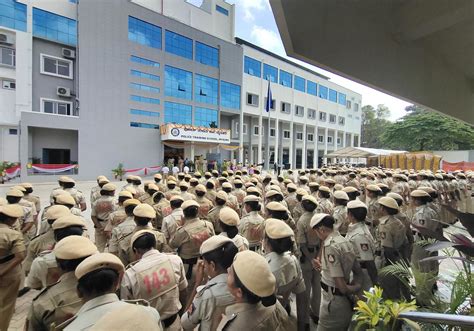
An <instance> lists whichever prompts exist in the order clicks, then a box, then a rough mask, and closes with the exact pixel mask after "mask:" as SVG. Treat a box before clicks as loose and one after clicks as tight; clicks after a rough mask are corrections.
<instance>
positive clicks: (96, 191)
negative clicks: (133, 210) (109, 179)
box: [90, 185, 125, 205]
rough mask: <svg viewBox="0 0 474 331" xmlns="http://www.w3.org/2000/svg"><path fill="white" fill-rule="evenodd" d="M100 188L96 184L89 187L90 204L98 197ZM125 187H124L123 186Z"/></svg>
mask: <svg viewBox="0 0 474 331" xmlns="http://www.w3.org/2000/svg"><path fill="white" fill-rule="evenodd" d="M101 189H102V188H101V187H100V186H99V185H97V186H94V187H93V188H91V196H90V201H91V205H92V204H93V203H94V202H95V201H96V200H97V199H99V198H100V190H101ZM124 189H125V188H124Z"/></svg>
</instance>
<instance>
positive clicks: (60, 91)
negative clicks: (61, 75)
mask: <svg viewBox="0 0 474 331" xmlns="http://www.w3.org/2000/svg"><path fill="white" fill-rule="evenodd" d="M56 93H57V95H58V96H60V97H66V98H69V97H71V89H70V88H67V87H61V86H58V88H57V90H56Z"/></svg>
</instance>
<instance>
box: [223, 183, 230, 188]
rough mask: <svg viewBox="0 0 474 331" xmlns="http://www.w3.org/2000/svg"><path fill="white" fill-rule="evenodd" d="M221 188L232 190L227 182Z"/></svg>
mask: <svg viewBox="0 0 474 331" xmlns="http://www.w3.org/2000/svg"><path fill="white" fill-rule="evenodd" d="M222 188H232V184H231V183H229V182H225V183H224V184H222Z"/></svg>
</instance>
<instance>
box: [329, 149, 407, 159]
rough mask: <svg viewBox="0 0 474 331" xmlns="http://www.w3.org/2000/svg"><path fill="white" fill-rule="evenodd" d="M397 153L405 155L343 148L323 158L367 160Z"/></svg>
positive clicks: (379, 150)
mask: <svg viewBox="0 0 474 331" xmlns="http://www.w3.org/2000/svg"><path fill="white" fill-rule="evenodd" d="M397 153H406V152H405V151H394V150H390V149H377V148H366V147H344V148H341V149H338V150H336V151H334V152H331V153H329V154H326V155H325V156H324V157H327V158H335V157H337V158H341V157H348V158H368V157H372V156H379V155H390V154H397Z"/></svg>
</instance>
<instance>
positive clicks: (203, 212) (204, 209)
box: [196, 196, 214, 219]
mask: <svg viewBox="0 0 474 331" xmlns="http://www.w3.org/2000/svg"><path fill="white" fill-rule="evenodd" d="M196 202H197V203H199V211H198V218H201V219H205V218H207V214H209V211H210V210H211V209H212V207H213V206H214V205H213V204H212V202H211V200H209V199H208V198H206V197H204V196H203V197H199V196H198V197H196Z"/></svg>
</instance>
